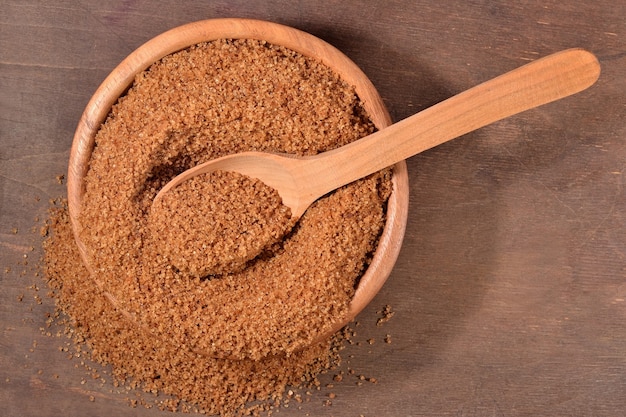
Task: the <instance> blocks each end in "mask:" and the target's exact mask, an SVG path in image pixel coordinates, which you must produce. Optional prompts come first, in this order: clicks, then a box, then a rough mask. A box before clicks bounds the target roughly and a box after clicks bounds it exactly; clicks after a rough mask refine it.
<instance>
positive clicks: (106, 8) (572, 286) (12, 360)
mask: <svg viewBox="0 0 626 417" xmlns="http://www.w3.org/2000/svg"><path fill="white" fill-rule="evenodd" d="M215 17H249V18H258V19H267V20H272V21H275V22H278V23H283V24H287V25H290V26H293V27H296V28H298V29H302V30H305V31H308V32H310V33H312V34H314V35H316V36H318V37H320V38H322V39H324V40H326V41H328V42H329V43H331V44H332V45H334V46H335V47H337V48H338V49H340V50H341V51H343V52H344V53H346V54H347V55H348V56H349V57H350V58H351V59H352V60H354V61H355V62H356V63H357V64H358V65H359V66H360V67H361V68H362V69H363V71H364V72H365V73H366V74H367V75H368V77H369V78H370V79H371V80H372V81H373V83H374V85H375V86H376V87H377V89H378V91H379V92H380V94H381V95H382V97H383V99H384V101H385V104H386V105H387V107H388V108H389V110H390V113H391V115H392V118H393V119H394V120H400V119H402V118H405V117H407V116H409V115H411V114H414V113H416V112H417V111H419V110H420V109H423V108H426V107H428V106H430V105H432V104H434V103H437V102H439V101H441V100H443V99H445V98H447V97H449V96H451V95H453V94H455V93H458V92H460V91H462V90H464V89H466V88H468V87H471V86H473V85H475V84H477V83H479V82H481V81H484V80H486V79H489V78H491V77H494V76H496V75H498V74H501V73H504V72H506V71H508V70H511V69H513V68H516V67H518V66H520V65H521V64H523V63H525V62H528V61H530V60H534V59H536V58H538V57H540V56H544V55H547V54H549V53H552V52H555V51H558V50H562V49H566V48H570V47H582V48H585V49H588V50H590V51H592V52H593V53H595V54H596V55H597V56H598V58H599V60H600V63H601V65H602V74H601V77H600V79H599V80H598V82H597V83H596V85H594V86H593V87H592V88H590V89H589V90H587V91H585V92H582V93H580V94H578V95H576V96H574V97H571V98H569V99H566V100H563V101H560V102H557V103H552V104H549V105H547V106H544V107H542V108H540V109H536V110H532V111H529V112H526V113H524V114H523V115H520V116H518V117H516V118H513V119H508V120H506V121H501V122H498V123H496V124H494V125H492V126H489V127H486V128H483V129H481V130H479V131H477V132H474V133H471V134H469V135H468V136H467V137H466V138H465V139H466V140H463V141H457V142H451V143H447V144H445V145H442V146H440V147H437V148H435V149H432V150H429V151H427V152H425V153H422V154H420V155H419V156H417V157H415V158H412V159H411V160H409V162H408V166H409V175H410V189H411V201H410V208H409V210H410V211H409V222H408V225H407V231H406V237H405V240H404V243H403V248H402V251H401V253H400V257H399V260H398V262H397V264H396V267H395V269H394V272H393V273H392V275H391V277H390V278H389V280H388V282H387V283H386V284H385V286H384V287H383V289H382V290H381V292H380V293H379V294H378V296H377V297H376V298H375V299H374V301H373V303H372V304H370V306H369V307H368V308H366V310H365V311H364V312H363V313H362V314H361V315H360V316H359V318H358V320H359V322H360V325H359V326H358V327H356V330H357V336H356V337H355V341H359V342H360V345H357V344H354V345H351V346H349V347H348V348H347V349H346V350H345V351H344V352H343V356H344V363H343V364H342V369H343V370H344V371H346V374H345V376H344V380H343V381H342V382H341V383H334V387H333V388H326V387H325V385H326V383H332V374H330V375H325V376H323V377H322V383H323V385H322V389H321V390H320V391H315V392H313V395H312V396H311V401H310V402H309V403H305V404H302V409H301V410H299V409H298V407H290V408H288V409H281V411H280V415H283V416H287V415H296V416H297V415H306V413H309V414H310V415H327V416H330V415H333V416H354V415H359V414H363V415H365V416H374V415H376V416H397V415H412V416H422V415H423V416H449V415H454V416H494V415H495V416H530V415H533V416H537V415H539V416H541V415H545V416H554V415H572V416H616V415H621V414H623V410H626V395H624V393H625V392H626V326H624V321H625V319H626V226H625V224H626V198H625V195H624V182H625V181H624V179H625V177H624V169H625V168H626V162H625V161H626V125H625V123H624V120H625V119H626V117H625V116H626V108H625V107H624V91H626V46H625V44H624V36H625V35H626V34H625V33H624V21H625V19H626V10H625V6H624V5H623V2H615V1H609V0H599V1H598V2H582V1H572V2H559V1H555V0H543V1H537V0H526V1H522V2H518V3H516V4H511V3H510V2H505V1H472V2H465V1H456V0H453V1H449V2H445V3H441V2H435V1H426V0H419V1H408V0H393V1H387V2H378V1H365V2H356V1H354V2H352V1H348V0H344V1H331V0H323V1H316V2H307V1H289V2H287V1H281V0H275V1H269V2H249V1H244V0H234V1H212V2H201V1H195V0H191V1H188V2H184V3H181V2H174V1H165V0H161V1H153V2H147V1H139V0H138V1H132V0H124V1H122V0H120V1H112V0H100V1H93V0H87V1H83V2H80V5H78V4H77V2H73V1H69V0H61V1H57V2H54V4H52V3H50V2H44V1H41V0H30V1H22V2H12V3H11V2H3V3H2V4H0V92H1V94H0V193H1V197H0V267H1V269H0V324H1V327H0V330H1V331H2V333H1V335H0V402H2V404H3V411H2V415H6V416H10V417H13V416H56V415H66V416H83V415H91V416H100V415H101V416H109V415H128V414H131V415H137V416H153V415H160V414H164V415H165V413H162V412H159V411H158V410H156V409H144V408H137V409H133V410H131V409H129V408H128V406H127V404H126V402H127V398H129V397H132V396H133V395H134V393H133V392H131V393H126V392H125V389H124V388H122V389H116V388H113V387H111V386H110V385H109V384H104V385H103V384H102V383H101V382H100V380H99V379H92V377H91V373H90V372H88V371H86V370H85V369H84V368H83V367H82V366H80V361H81V360H83V358H82V357H81V358H77V357H74V359H72V360H68V359H67V357H68V355H69V354H70V352H63V351H60V350H59V347H62V348H63V347H64V346H65V343H66V339H65V336H63V335H62V336H61V337H56V336H55V334H56V332H57V329H55V328H50V329H48V328H47V327H46V312H49V311H52V309H53V306H52V301H51V300H49V299H47V298H46V296H45V294H46V290H45V285H44V283H43V282H42V280H41V278H40V277H38V276H36V268H35V266H34V265H35V264H36V261H35V260H36V259H37V258H38V257H39V255H40V249H39V245H40V240H41V238H40V237H39V234H38V233H39V232H38V230H34V231H33V230H31V229H32V228H33V226H35V225H37V228H38V227H39V224H40V223H41V220H42V219H43V218H44V217H45V211H46V209H47V207H48V199H49V198H54V197H57V196H60V195H63V194H64V192H65V191H64V186H63V185H60V184H58V183H57V180H56V178H55V177H56V176H57V175H59V174H62V173H64V172H65V171H66V169H67V159H68V156H69V148H70V145H71V140H72V136H73V133H74V129H75V127H76V124H77V123H78V120H79V118H80V115H81V113H82V111H83V109H84V107H85V105H86V103H87V101H88V100H89V98H90V97H91V95H92V94H93V92H94V91H95V89H96V88H97V86H98V85H99V84H100V82H101V81H102V80H103V79H104V78H105V77H106V75H107V74H108V73H109V72H110V71H111V69H113V68H114V67H115V66H116V65H117V64H118V63H119V62H120V61H121V60H122V59H123V58H124V57H125V56H126V55H128V54H129V53H130V52H131V51H132V50H134V49H135V48H137V47H138V46H139V45H141V44H142V43H144V42H145V41H147V40H148V39H150V38H151V37H153V36H155V35H157V34H159V33H161V32H164V31H165V30H167V29H170V28H173V27H175V26H178V25H181V24H184V23H187V22H191V21H195V20H199V19H205V18H215ZM37 217H39V221H36V218H37ZM14 229H15V230H14ZM14 232H16V233H14ZM31 247H32V248H33V250H32V251H31ZM24 255H27V257H26V258H24ZM31 285H36V286H37V287H38V288H39V291H36V290H34V289H29V288H28V287H29V286H31ZM36 297H38V298H36ZM39 298H40V299H41V304H38V302H39V301H38V300H39ZM20 299H21V301H19V300H20ZM387 304H388V305H390V306H391V307H392V309H393V311H394V312H395V315H394V316H393V318H392V319H391V320H389V321H388V322H386V323H384V324H383V325H382V326H376V320H377V318H378V317H380V314H379V313H378V311H379V310H380V309H381V308H382V307H383V306H384V305H387ZM41 328H43V333H44V334H42V330H40V329H41ZM47 331H50V332H51V334H52V337H48V336H46V335H45V332H47ZM386 335H390V337H391V341H392V343H390V344H387V343H384V342H383V339H384V338H385V337H386ZM370 338H372V339H374V343H373V344H369V343H368V342H367V340H368V339H370ZM75 365H78V366H77V367H75ZM348 368H350V369H353V370H355V375H350V374H349V373H348V372H347V370H348ZM360 374H362V375H364V376H366V377H374V378H376V380H377V383H371V382H368V381H365V382H363V383H362V384H361V385H357V383H359V382H360V380H359V379H358V378H357V376H358V375H360ZM103 376H105V377H106V375H105V374H103ZM330 392H333V393H334V394H336V398H334V399H332V405H324V402H325V401H326V400H327V399H328V398H329V397H328V396H327V394H328V393H330ZM90 400H93V401H90Z"/></svg>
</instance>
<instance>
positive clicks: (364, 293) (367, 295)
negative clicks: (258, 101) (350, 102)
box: [67, 19, 409, 331]
mask: <svg viewBox="0 0 626 417" xmlns="http://www.w3.org/2000/svg"><path fill="white" fill-rule="evenodd" d="M217 39H256V40H265V41H267V42H269V43H273V44H276V45H281V46H284V47H286V48H289V49H291V50H294V51H296V52H298V53H300V54H302V55H305V56H308V57H311V58H314V59H317V60H318V61H321V62H322V63H323V64H325V65H326V66H328V67H330V68H332V69H333V70H334V71H335V72H336V73H337V74H338V75H339V76H340V77H341V78H342V79H343V80H344V81H346V82H347V83H349V84H351V85H353V86H354V87H355V89H356V92H357V94H358V96H359V98H360V99H361V100H362V101H363V105H364V107H365V110H366V111H367V114H368V115H369V117H370V118H371V120H372V122H373V123H374V124H375V125H376V127H377V128H378V129H383V128H385V127H387V126H389V125H390V124H391V118H390V116H389V114H388V112H387V110H386V109H385V106H384V104H383V101H382V99H381V98H380V96H379V95H378V92H377V91H376V89H375V88H374V86H373V85H372V83H371V82H370V81H369V79H368V78H367V77H366V75H365V74H364V73H363V72H362V71H361V70H360V69H359V68H358V67H357V66H356V64H354V63H353V62H352V61H351V60H350V59H349V58H347V57H346V56H345V55H344V54H343V53H341V52H340V51H339V50H338V49H336V48H334V47H333V46H331V45H329V44H328V43H326V42H324V41H322V40H321V39H319V38H316V37H315V36H313V35H310V34H308V33H305V32H302V31H299V30H296V29H293V28H290V27H287V26H283V25H279V24H276V23H270V22H265V21H259V20H249V19H214V20H204V21H199V22H195V23H190V24H187V25H184V26H180V27H177V28H174V29H172V30H170V31H168V32H165V33H163V34H161V35H159V36H157V37H155V38H153V39H151V40H150V41H148V42H146V43H145V44H143V45H142V46H140V47H139V48H138V49H137V50H135V51H134V52H133V53H131V54H130V55H129V56H128V57H127V58H126V59H124V60H123V61H122V62H121V63H120V64H119V65H118V66H117V67H116V68H115V69H114V70H113V71H112V72H111V74H109V76H108V77H107V78H106V79H105V80H104V82H103V83H102V84H101V85H100V87H99V88H98V89H97V90H96V92H95V94H94V95H93V97H92V98H91V100H90V101H89V103H88V104H87V107H86V108H85V110H84V112H83V114H82V117H81V119H80V121H79V123H78V127H77V129H76V133H75V135H74V140H73V143H72V148H71V153H70V160H69V169H68V180H67V187H68V204H69V214H70V221H71V224H72V229H73V232H74V237H75V239H76V244H77V246H78V249H79V251H80V253H81V256H82V258H83V261H84V263H85V265H86V267H87V268H88V269H89V270H90V272H92V276H94V274H93V271H91V268H90V267H89V265H88V262H87V261H86V260H87V259H88V257H87V256H86V254H87V252H86V248H85V246H84V244H83V242H81V240H80V238H79V236H80V230H81V224H80V210H81V200H82V198H83V195H84V193H85V185H84V178H85V176H86V174H87V171H88V169H89V159H90V157H91V152H92V150H93V148H94V143H95V136H96V133H97V131H98V130H99V128H100V126H101V124H102V123H103V122H104V120H105V119H106V117H107V115H108V114H109V112H110V110H111V107H112V106H113V104H115V103H116V101H117V100H118V98H119V97H120V96H121V95H123V94H124V93H125V91H126V90H127V89H128V88H129V87H130V85H131V84H132V82H133V80H134V78H135V75H136V74H138V73H140V72H142V71H144V70H145V69H147V68H148V67H149V66H150V65H152V64H153V63H154V62H156V61H158V60H160V59H161V58H163V57H164V56H166V55H169V54H172V53H174V52H177V51H179V50H182V49H185V48H187V47H189V46H192V45H195V44H197V43H201V42H206V41H212V40H217ZM392 182H393V191H392V194H391V196H390V198H389V202H388V208H387V221H386V224H385V227H384V229H383V233H382V235H381V237H380V241H379V244H378V247H377V250H376V251H375V254H374V257H373V259H372V262H371V264H370V266H369V267H368V269H367V270H366V272H365V274H364V275H363V276H362V278H361V280H360V282H359V285H358V287H357V289H356V293H355V296H354V298H353V300H352V301H351V304H350V309H349V315H348V317H345V319H344V320H343V321H342V322H340V323H338V325H337V326H336V328H335V329H333V330H334V331H336V330H339V329H340V328H341V327H343V326H344V325H345V324H347V323H348V322H350V321H351V320H352V319H353V318H354V317H355V316H356V315H357V314H358V313H359V312H360V311H361V310H363V308H365V306H366V305H367V304H368V303H369V302H370V301H371V300H372V298H373V297H374V296H375V295H376V293H378V291H379V290H380V288H381V287H382V285H383V284H384V282H385V280H386V279H387V277H388V276H389V274H390V273H391V270H392V268H393V265H394V263H395V262H396V259H397V257H398V253H399V252H400V247H401V244H402V239H403V237H404V230H405V226H406V222H407V209H408V200H409V191H408V175H407V169H406V164H405V163H404V162H401V163H398V164H396V165H395V166H394V167H393V176H392ZM94 278H95V277H94ZM94 282H95V283H96V284H98V285H100V286H101V287H102V284H101V283H99V282H98V281H97V279H94ZM102 290H103V291H104V292H105V294H108V293H107V292H106V288H102ZM108 297H109V299H110V300H111V301H112V302H113V303H115V299H114V298H113V297H112V296H111V295H110V294H108Z"/></svg>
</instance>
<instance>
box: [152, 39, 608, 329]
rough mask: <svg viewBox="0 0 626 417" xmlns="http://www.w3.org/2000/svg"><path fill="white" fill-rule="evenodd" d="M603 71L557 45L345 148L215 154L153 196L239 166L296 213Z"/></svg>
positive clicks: (568, 91) (356, 301)
mask: <svg viewBox="0 0 626 417" xmlns="http://www.w3.org/2000/svg"><path fill="white" fill-rule="evenodd" d="M599 74H600V65H599V63H598V61H597V59H596V57H595V56H594V55H593V54H591V53H589V52H587V51H584V50H582V49H568V50H564V51H561V52H557V53H555V54H552V55H549V56H546V57H544V58H541V59H538V60H535V61H533V62H531V63H529V64H526V65H524V66H522V67H519V68H517V69H515V70H513V71H510V72H508V73H505V74H503V75H500V76H498V77H496V78H494V79H491V80H489V81H486V82H484V83H482V84H480V85H478V86H476V87H473V88H471V89H469V90H466V91H464V92H462V93H460V94H458V95H455V96H453V97H451V98H449V99H447V100H445V101H442V102H440V103H438V104H436V105H434V106H432V107H430V108H428V109H426V110H423V111H421V112H419V113H417V114H415V115H413V116H410V117H408V118H406V119H404V120H402V121H400V122H398V123H395V124H393V125H391V126H390V127H387V128H385V129H383V130H381V131H378V132H376V133H373V134H371V135H369V136H366V137H364V138H362V139H360V140H357V141H355V142H352V143H350V144H348V145H345V146H342V147H341V148H337V149H334V150H331V151H327V152H323V153H320V154H318V155H315V156H306V157H296V156H293V155H284V154H272V153H262V152H243V153H238V154H233V155H228V156H225V157H222V158H218V159H214V160H211V161H208V162H206V163H203V164H201V165H198V166H196V167H193V168H191V169H189V170H187V171H185V172H183V173H182V174H180V175H178V176H177V177H175V178H174V179H173V180H171V181H170V182H169V183H167V184H166V185H165V186H164V187H163V188H162V189H161V190H160V192H159V193H158V194H157V196H156V197H155V200H154V202H157V201H158V200H159V199H161V198H163V196H164V195H165V193H168V192H169V191H170V190H172V189H173V188H174V187H176V186H177V185H179V184H181V183H183V182H184V181H187V180H190V179H191V178H194V177H196V176H198V175H201V174H206V173H210V172H214V171H232V172H238V173H241V174H244V175H246V176H248V177H252V178H257V179H259V180H261V181H262V182H263V183H265V184H266V185H268V186H270V187H272V188H274V189H275V190H277V191H278V194H279V195H280V197H281V198H282V202H283V204H284V205H286V206H288V207H289V208H290V209H291V215H292V217H293V218H295V219H297V218H300V216H302V215H303V213H304V212H305V211H306V210H307V208H308V207H309V206H310V205H311V204H312V203H313V202H314V201H315V200H317V199H318V198H320V197H321V196H323V195H325V194H327V193H329V192H330V191H333V190H335V189H337V188H339V187H341V186H343V185H346V184H349V183H351V182H353V181H355V180H357V179H360V178H363V177H365V176H367V175H369V174H372V173H374V172H376V171H379V170H381V169H383V168H386V167H388V166H391V165H393V164H395V163H397V162H400V161H402V160H404V159H407V158H409V157H411V156H414V155H416V154H418V153H420V152H423V151H425V150H427V149H430V148H433V147H435V146H437V145H440V144H442V143H444V142H447V141H449V140H452V139H454V138H457V137H459V136H462V135H464V134H466V133H469V132H472V131H474V130H476V129H479V128H481V127H484V126H486V125H489V124H491V123H494V122H496V121H498V120H501V119H504V118H506V117H509V116H513V115H515V114H518V113H521V112H523V111H526V110H529V109H532V108H535V107H538V106H541V105H543V104H546V103H550V102H552V101H555V100H558V99H561V98H564V97H567V96H570V95H572V94H575V93H577V92H580V91H582V90H584V89H586V88H588V87H590V86H591V85H593V84H594V83H595V81H596V80H597V79H598V77H599ZM153 204H154V203H153ZM251 255H252V256H254V254H251ZM383 279H384V277H383ZM361 287H364V288H361ZM369 287H371V288H374V290H373V291H376V289H377V288H379V286H378V285H377V284H376V283H375V282H372V281H368V282H367V283H361V284H360V285H359V288H358V289H357V291H356V293H355V296H354V298H353V299H352V301H351V308H350V311H349V314H348V316H346V317H344V318H343V319H342V320H338V321H337V323H336V325H334V326H333V328H332V329H330V330H329V332H328V333H327V334H331V333H333V332H335V331H336V330H338V329H340V328H341V327H343V326H344V325H345V324H347V323H348V322H350V321H351V320H352V319H353V318H354V317H355V316H356V315H357V314H358V313H359V312H360V311H361V309H363V308H364V307H365V305H364V304H366V303H362V302H361V301H360V298H363V299H370V298H371V294H369V292H371V291H370V290H369V289H368V288H369ZM327 334H324V335H320V337H319V339H321V338H323V337H325V336H326V335H327Z"/></svg>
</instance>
